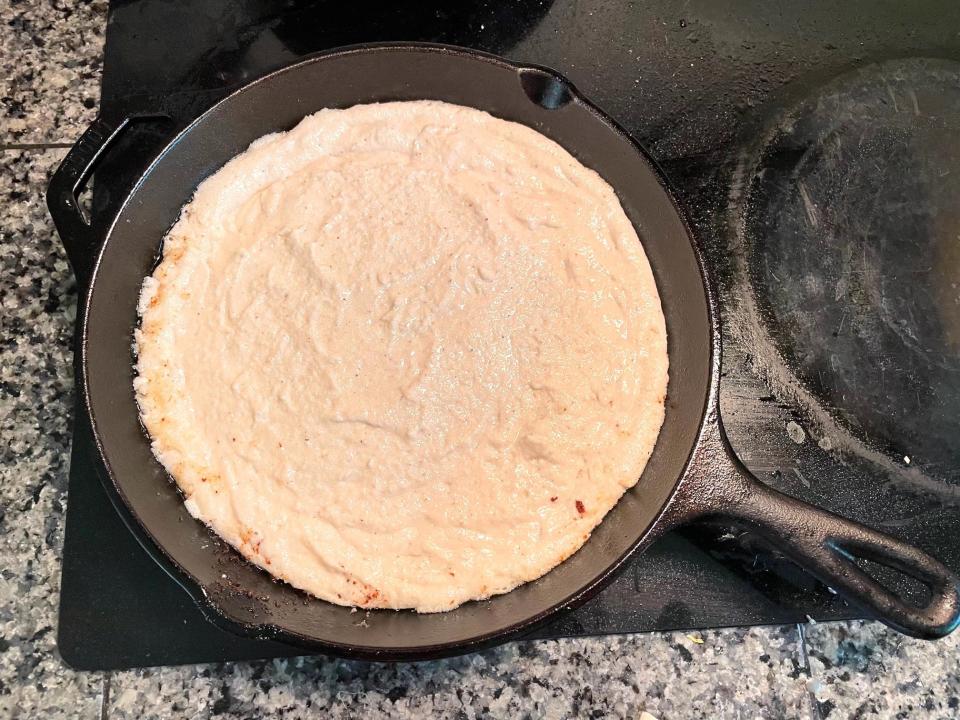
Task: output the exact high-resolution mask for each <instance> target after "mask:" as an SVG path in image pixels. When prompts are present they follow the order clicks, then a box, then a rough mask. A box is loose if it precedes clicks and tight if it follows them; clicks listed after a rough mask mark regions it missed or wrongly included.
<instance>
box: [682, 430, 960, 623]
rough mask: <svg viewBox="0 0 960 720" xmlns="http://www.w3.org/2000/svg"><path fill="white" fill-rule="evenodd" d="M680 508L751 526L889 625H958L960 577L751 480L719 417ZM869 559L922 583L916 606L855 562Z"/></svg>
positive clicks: (886, 538)
mask: <svg viewBox="0 0 960 720" xmlns="http://www.w3.org/2000/svg"><path fill="white" fill-rule="evenodd" d="M701 447H702V449H703V454H702V455H701V457H700V459H699V461H697V462H695V468H696V469H695V471H694V472H693V474H692V477H691V479H692V480H693V482H692V483H690V486H689V487H687V488H683V489H682V490H681V492H682V494H683V495H684V498H683V499H681V502H680V504H681V505H682V506H684V507H685V508H686V509H685V510H683V511H681V512H684V513H685V514H686V516H687V517H688V518H689V517H691V516H694V515H717V516H723V517H729V518H731V519H733V520H736V521H739V522H741V523H743V524H745V525H747V526H749V527H750V528H751V529H754V530H756V531H757V532H758V533H759V534H760V535H762V536H763V537H765V538H766V539H767V540H768V541H770V543H771V544H772V545H774V546H775V547H776V548H777V549H779V550H781V551H782V552H783V553H784V554H785V555H787V556H788V557H789V558H790V559H791V560H793V561H794V562H796V563H797V564H798V565H800V566H802V567H803V568H805V569H806V570H807V571H809V572H810V573H811V574H812V575H813V576H814V577H816V578H817V579H818V580H820V581H821V582H823V583H824V584H826V585H827V586H829V587H831V588H833V589H834V590H835V591H836V592H837V593H838V594H840V595H842V596H843V597H844V598H846V599H847V600H849V601H850V603H851V604H853V605H857V606H859V607H861V608H863V609H864V610H867V611H868V612H869V613H870V614H871V615H873V616H874V617H875V618H876V619H877V620H880V621H881V622H883V623H885V624H886V625H889V626H890V627H892V628H893V629H894V630H897V631H899V632H902V633H904V634H906V635H911V636H913V637H918V638H928V639H930V638H939V637H943V636H945V635H948V634H950V633H951V632H952V631H953V630H954V629H956V628H957V626H958V624H960V578H958V577H957V576H956V575H955V574H954V573H953V572H952V571H951V570H950V569H949V568H948V567H946V566H945V565H944V564H943V563H941V562H940V561H939V560H937V559H936V558H934V557H932V556H931V555H928V554H927V553H925V552H923V551H922V550H920V549H918V548H915V547H913V546H912V545H909V544H908V543H905V542H903V541H902V540H898V539H896V538H894V537H892V536H890V535H887V534H885V533H881V532H879V531H877V530H873V529H871V528H868V527H866V526H864V525H861V524H859V523H856V522H853V521H852V520H847V519H845V518H842V517H840V516H839V515H836V514H834V513H832V512H829V511H828V510H824V509H822V508H818V507H815V506H813V505H809V504H808V503H805V502H802V501H800V500H797V499H796V498H792V497H790V496H788V495H784V494H783V493H781V492H778V491H777V490H774V489H773V488H771V487H769V486H768V485H766V484H765V483H763V482H761V481H759V480H757V479H756V478H755V477H754V476H753V475H752V474H751V473H750V471H749V470H747V469H746V467H744V465H743V464H742V463H741V462H740V460H739V459H738V458H737V457H736V455H735V454H734V452H733V450H732V449H731V448H730V445H729V443H728V442H727V439H726V437H725V435H724V433H723V428H722V426H721V425H720V423H719V418H717V419H716V420H715V424H714V425H713V429H712V431H710V432H708V436H707V437H705V438H704V444H703V445H702V446H701ZM857 558H861V559H864V560H870V561H873V562H876V563H879V564H881V565H884V566H886V567H889V568H893V569H895V570H898V571H900V572H901V573H904V574H905V575H907V576H908V577H911V578H913V579H915V580H917V581H919V582H921V583H922V584H923V585H925V586H926V587H927V589H928V590H929V599H928V601H927V603H926V604H925V605H924V606H922V607H918V606H915V605H913V604H911V603H909V602H906V601H905V600H904V599H902V598H901V597H900V596H899V595H897V594H896V593H895V592H894V591H893V590H891V589H890V588H888V587H885V586H884V585H882V584H881V583H880V582H878V581H877V580H875V579H874V578H872V577H870V576H869V575H868V574H867V573H865V572H864V571H863V570H861V569H860V567H859V566H858V565H857V562H856V559H857Z"/></svg>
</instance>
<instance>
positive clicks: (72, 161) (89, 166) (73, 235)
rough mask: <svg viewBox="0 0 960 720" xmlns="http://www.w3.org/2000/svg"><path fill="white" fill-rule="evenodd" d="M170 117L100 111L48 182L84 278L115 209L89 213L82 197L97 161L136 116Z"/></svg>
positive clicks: (50, 203)
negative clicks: (81, 204)
mask: <svg viewBox="0 0 960 720" xmlns="http://www.w3.org/2000/svg"><path fill="white" fill-rule="evenodd" d="M152 118H169V116H168V115H166V114H164V113H148V114H126V115H119V116H114V115H110V114H100V115H99V116H97V118H96V119H95V120H94V121H93V123H91V125H90V127H88V128H87V129H86V131H85V132H84V133H83V135H81V136H80V139H79V140H77V142H76V143H75V144H74V145H73V147H72V148H70V151H69V152H68V153H67V155H66V157H65V158H64V159H63V162H61V163H60V166H59V167H58V168H57V169H56V171H55V172H54V173H53V177H51V178H50V184H49V185H48V186H47V208H48V209H49V211H50V216H51V217H52V218H53V224H54V225H55V226H56V228H57V232H58V233H59V234H60V240H61V241H62V242H63V246H64V248H65V249H66V251H67V257H68V258H69V259H70V264H71V265H72V266H73V270H74V273H75V274H76V275H77V277H78V278H85V277H86V276H87V274H88V272H89V271H90V269H91V268H92V266H93V262H94V260H95V258H96V254H97V251H98V250H99V248H100V244H101V243H102V242H103V239H104V237H105V236H106V231H107V228H108V227H109V224H110V223H111V222H112V221H113V216H114V214H113V213H104V214H103V215H98V216H96V217H86V216H85V215H84V213H83V210H82V209H81V207H80V202H79V197H80V195H81V194H82V192H83V190H84V188H85V187H86V185H87V182H88V181H89V180H90V177H91V175H92V174H93V171H94V170H95V168H96V166H97V163H99V162H100V160H101V159H102V158H103V157H104V155H105V154H106V152H107V150H109V148H110V146H111V145H113V143H114V142H115V141H116V139H117V138H118V137H119V136H120V135H121V133H122V132H123V131H124V129H125V128H126V127H127V126H128V125H129V124H130V123H131V121H133V120H140V119H152Z"/></svg>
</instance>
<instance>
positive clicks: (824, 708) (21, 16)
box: [0, 2, 960, 719]
mask: <svg viewBox="0 0 960 720" xmlns="http://www.w3.org/2000/svg"><path fill="white" fill-rule="evenodd" d="M68 5H69V7H70V8H71V9H70V10H69V11H68V9H67V8H68ZM0 17H2V18H3V21H4V25H3V27H4V33H5V36H4V38H3V39H4V42H3V43H2V44H0V60H2V62H3V68H4V78H5V80H4V81H5V82H6V83H7V85H6V86H5V89H4V91H3V92H4V99H3V103H4V104H5V110H4V117H3V118H2V119H0V122H2V125H0V146H3V147H9V146H10V145H15V144H25V143H41V144H49V143H56V142H61V141H64V140H72V139H74V138H75V137H76V136H77V135H78V134H79V132H80V130H81V127H82V125H83V124H84V123H86V122H88V121H89V120H90V119H91V117H92V115H93V113H94V110H93V109H91V108H88V107H85V104H84V100H87V102H86V105H91V102H90V101H91V100H92V99H94V98H96V96H97V82H98V68H99V57H100V51H101V43H102V36H103V24H104V21H105V6H104V4H102V3H93V4H90V5H84V6H80V7H78V8H77V9H72V4H68V3H63V4H62V5H58V4H52V5H51V4H48V3H40V2H32V3H22V2H21V3H12V4H10V3H7V4H0ZM37 33H39V35H38V34H37ZM35 37H40V38H41V42H40V43H38V42H36V40H35ZM11 108H12V109H13V111H12V112H10V110H11ZM63 152H64V151H63V150H62V149H49V148H38V149H35V150H31V151H22V150H11V149H7V150H3V151H0V159H2V165H0V197H2V198H3V205H4V215H3V221H2V226H0V578H2V582H0V717H3V718H6V717H11V718H37V717H45V718H46V717H51V718H61V717H62V718H74V717H82V718H98V717H100V718H127V717H130V718H182V717H195V718H214V717H216V718H248V717H270V716H273V717H286V718H300V717H333V718H336V717H367V718H370V717H373V718H376V717H401V718H413V717H423V716H436V717H450V718H454V717H456V718H474V717H507V716H509V717H523V716H527V717H544V718H566V717H591V716H592V717H631V718H635V717H637V716H638V715H639V713H640V712H641V711H643V710H646V711H647V712H649V713H651V714H653V715H654V716H656V717H659V718H675V719H677V718H754V717H764V718H813V719H822V718H850V717H859V718H956V717H960V639H958V638H957V637H956V636H954V637H952V638H950V639H947V640H945V641H942V642H939V643H924V642H920V641H915V640H909V639H906V638H902V637H900V636H898V635H896V634H895V633H892V632H890V631H888V630H886V629H885V628H883V627H882V626H880V625H877V624H876V623H852V624H843V625H819V624H818V625H808V626H805V627H804V628H802V629H797V628H755V629H750V630H726V631H710V632H704V633H702V634H701V633H691V634H690V635H687V634H686V633H666V634H653V635H635V636H627V637H622V638H593V639H583V640H563V641H545V642H537V643H519V644H513V645H509V646H507V647H503V648H499V649H495V650H490V651H487V652H484V653H481V654H478V655H473V656H469V657H465V658H457V659H453V660H446V661H442V662H434V663H425V664H419V665H401V666H387V665H371V664H364V663H356V662H339V661H335V660H324V659H306V660H296V661H288V662H265V663H264V662H260V663H231V664H225V665H211V666H202V667H182V668H156V669H148V670H138V671H130V672H122V673H113V674H110V675H104V674H98V673H78V672H74V671H72V670H70V669H68V668H66V667H65V666H64V665H63V663H62V662H61V661H60V659H59V657H58V656H57V653H56V648H55V646H54V638H55V637H56V633H55V627H54V626H55V624H56V621H57V620H56V606H57V593H58V579H59V557H60V548H61V544H62V538H63V535H62V530H63V510H64V505H65V503H66V501H67V498H66V497H65V487H66V477H67V462H68V457H67V453H68V448H69V437H70V436H69V425H70V408H71V405H70V398H71V392H72V390H71V388H72V379H71V371H70V356H71V353H70V336H71V330H72V323H73V320H74V314H75V305H76V294H75V288H74V284H73V281H72V277H71V275H70V271H69V267H68V265H67V262H66V258H65V257H64V255H63V252H62V250H61V248H60V246H59V243H58V242H57V241H56V235H55V231H54V229H53V226H52V223H51V222H50V220H49V218H48V217H47V214H46V210H45V208H44V205H43V191H44V188H45V185H46V181H47V178H48V176H49V173H50V172H52V170H53V168H54V167H55V166H56V163H57V162H58V161H59V159H60V158H61V157H62V154H63ZM804 635H805V638H804V637H803V636H804ZM699 640H702V642H698V641H699Z"/></svg>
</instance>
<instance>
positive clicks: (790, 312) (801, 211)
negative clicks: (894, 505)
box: [743, 60, 960, 483]
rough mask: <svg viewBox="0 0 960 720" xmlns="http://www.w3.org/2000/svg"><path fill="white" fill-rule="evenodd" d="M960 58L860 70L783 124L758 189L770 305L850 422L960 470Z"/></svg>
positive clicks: (774, 329)
mask: <svg viewBox="0 0 960 720" xmlns="http://www.w3.org/2000/svg"><path fill="white" fill-rule="evenodd" d="M958 140H960V64H956V63H950V62H945V61H936V60H898V61H893V62H888V63H883V64H878V65H871V66H867V67H865V68H863V69H861V70H858V71H856V72H854V73H851V74H848V75H845V76H843V77H841V78H839V79H838V80H836V81H834V82H832V83H830V84H829V85H827V86H825V87H823V88H821V89H820V90H819V91H818V92H816V93H815V94H813V95H811V96H809V97H808V99H807V100H806V101H804V102H802V103H801V104H800V105H799V106H797V107H796V108H795V109H794V111H793V112H790V113H788V114H787V115H785V116H783V120H782V121H781V123H780V124H779V126H778V127H777V128H776V130H775V131H774V132H773V134H772V135H771V136H770V141H769V144H768V145H767V146H766V148H765V149H764V150H763V152H762V153H761V155H760V161H759V165H758V167H757V168H756V171H755V174H754V175H753V179H752V181H751V183H750V186H749V189H748V191H747V197H746V201H747V203H746V207H747V208H748V210H747V213H746V215H745V218H744V225H743V229H744V234H745V238H746V239H747V242H748V244H749V273H750V277H751V283H752V285H753V287H754V289H755V290H754V291H755V292H756V294H757V298H756V301H757V306H758V309H759V310H760V314H761V316H762V318H763V322H764V324H765V325H766V328H767V331H768V332H769V333H770V335H771V336H772V338H773V339H774V341H775V343H776V344H777V345H778V346H779V348H780V351H781V352H782V354H783V355H784V357H785V359H786V360H787V363H788V364H789V365H790V367H791V369H792V370H793V371H794V372H795V373H796V374H797V375H798V376H799V378H800V380H801V382H802V383H804V385H805V386H806V387H807V388H808V389H809V390H810V391H811V392H812V393H813V394H814V395H815V396H816V397H817V398H818V400H819V401H821V402H822V403H823V404H824V405H825V406H826V407H827V408H828V409H829V410H830V411H831V412H832V413H833V414H834V416H835V417H838V418H839V419H840V420H841V421H842V422H843V423H844V424H846V425H847V426H848V427H849V428H850V429H852V430H853V431H854V433H855V434H857V435H860V436H861V437H863V438H864V439H865V440H867V441H868V442H870V443H871V444H874V445H876V446H878V447H879V448H881V449H882V450H884V451H885V452H887V453H890V454H892V455H893V457H895V458H898V459H901V460H902V461H903V462H907V463H910V462H913V463H914V464H917V463H919V464H920V466H921V467H922V468H923V470H924V472H925V473H927V474H928V475H930V476H933V477H937V478H939V479H941V480H946V481H948V482H951V483H960V442H958V438H960V141H958Z"/></svg>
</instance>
